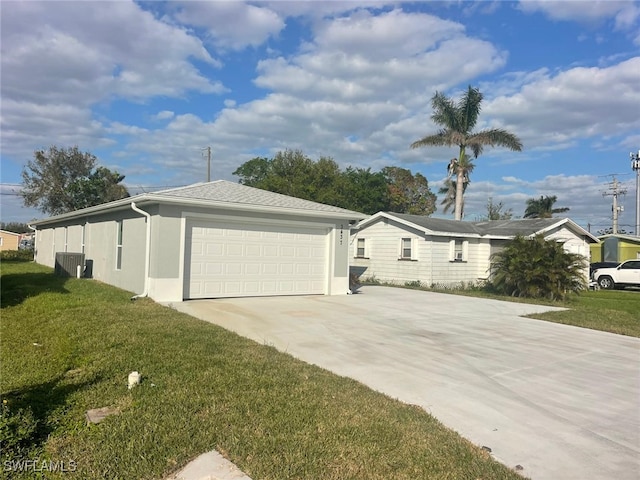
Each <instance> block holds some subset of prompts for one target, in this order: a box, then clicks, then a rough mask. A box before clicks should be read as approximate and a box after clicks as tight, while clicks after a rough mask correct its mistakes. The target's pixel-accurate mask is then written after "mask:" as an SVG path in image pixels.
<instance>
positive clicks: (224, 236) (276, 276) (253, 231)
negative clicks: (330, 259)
mask: <svg viewBox="0 0 640 480" xmlns="http://www.w3.org/2000/svg"><path fill="white" fill-rule="evenodd" d="M326 240H327V231H326V229H319V228H318V229H309V228H305V227H300V228H293V227H288V226H287V227H285V226H267V225H259V224H252V225H247V226H245V225H241V224H240V223H238V224H232V223H226V224H223V223H221V224H215V223H213V222H205V221H201V222H200V221H199V222H197V224H196V222H195V221H189V222H188V224H187V242H188V247H187V249H186V251H187V258H186V259H185V261H186V262H188V266H187V268H186V269H185V276H186V278H185V298H207V297H209V298H211V297H236V296H260V295H293V294H300V295H302V294H322V293H324V291H325V286H326V276H327V265H326V264H327V259H326V249H327V241H326Z"/></svg>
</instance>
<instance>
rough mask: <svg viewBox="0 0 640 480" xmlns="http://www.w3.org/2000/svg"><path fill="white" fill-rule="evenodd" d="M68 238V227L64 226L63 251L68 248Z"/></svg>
mask: <svg viewBox="0 0 640 480" xmlns="http://www.w3.org/2000/svg"><path fill="white" fill-rule="evenodd" d="M68 239H69V227H64V251H65V252H67V251H69V250H68V248H67V247H68V245H69V243H68Z"/></svg>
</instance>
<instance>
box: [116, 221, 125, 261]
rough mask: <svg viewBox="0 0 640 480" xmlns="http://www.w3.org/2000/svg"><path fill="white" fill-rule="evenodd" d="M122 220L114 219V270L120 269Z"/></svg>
mask: <svg viewBox="0 0 640 480" xmlns="http://www.w3.org/2000/svg"><path fill="white" fill-rule="evenodd" d="M123 223H124V221H123V220H116V270H122V236H123V230H124V225H123Z"/></svg>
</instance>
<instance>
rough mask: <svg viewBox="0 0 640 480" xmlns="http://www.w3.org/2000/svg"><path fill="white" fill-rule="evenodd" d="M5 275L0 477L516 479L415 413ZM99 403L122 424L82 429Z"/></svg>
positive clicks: (222, 337)
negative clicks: (32, 467)
mask: <svg viewBox="0 0 640 480" xmlns="http://www.w3.org/2000/svg"><path fill="white" fill-rule="evenodd" d="M1 268H2V279H1V281H2V297H1V300H2V305H1V307H2V310H1V324H0V326H1V331H0V334H1V335H0V360H1V362H0V379H1V384H0V394H1V396H2V399H3V404H2V408H3V416H2V422H0V427H1V430H0V432H2V435H3V437H4V438H3V449H2V453H1V454H0V455H1V456H2V461H3V465H6V464H5V463H4V462H5V461H7V460H14V461H15V460H17V459H18V458H22V459H40V460H43V459H48V460H49V461H52V462H67V463H66V465H71V464H72V465H73V466H74V469H75V473H74V474H70V473H59V472H58V473H53V474H49V473H47V474H46V476H45V475H44V474H41V477H40V478H68V477H69V476H70V477H71V478H83V479H134V478H135V479H160V478H163V477H164V476H165V475H167V474H169V473H171V472H173V471H176V470H177V469H179V468H180V467H182V466H184V465H185V464H186V463H187V462H188V461H189V460H190V459H192V458H194V457H196V456H197V455H199V454H200V453H203V452H206V451H209V450H211V449H213V448H215V449H217V450H218V451H220V452H221V453H222V454H223V455H225V456H226V457H227V458H229V459H230V460H231V461H233V462H235V463H236V464H237V465H238V466H239V467H240V468H241V469H242V470H244V471H245V472H246V473H247V474H248V475H249V476H250V477H252V478H253V479H254V480H259V479H277V480H280V479H289V478H292V479H293V478H295V479H327V480H331V479H391V478H393V479H416V478H429V479H514V480H515V479H521V477H520V476H519V475H518V474H517V473H515V472H514V471H512V470H510V469H508V468H507V467H505V466H504V465H502V464H500V463H498V462H496V461H494V460H493V459H492V458H491V457H490V456H489V455H488V454H487V453H485V452H483V451H482V450H481V449H480V448H478V447H477V446H474V445H472V444H471V443H469V442H468V441H466V440H465V439H463V438H461V437H460V436H459V435H457V434H456V433H455V432H453V431H451V430H449V429H447V428H445V427H444V426H443V425H442V424H440V423H439V422H438V421H437V420H436V419H435V418H433V417H432V416H430V415H429V414H427V413H426V412H425V411H424V410H422V409H420V408H418V407H415V406H411V405H406V404H402V403H400V402H398V401H396V400H394V399H391V398H389V397H387V396H384V395H382V394H380V393H377V392H374V391H372V390H370V389H369V388H367V387H365V386H363V385H362V384H360V383H358V382H355V381H352V380H350V379H347V378H343V377H339V376H336V375H334V374H331V373H329V372H327V371H326V370H323V369H320V368H318V367H315V366H312V365H308V364H305V363H303V362H301V361H298V360H296V359H294V358H292V357H291V356H289V355H287V354H285V353H281V352H278V351H276V350H275V349H274V348H272V347H269V346H266V345H260V344H257V343H254V342H252V341H250V340H247V339H244V338H242V337H240V336H238V335H235V334H233V333H231V332H229V331H226V330H224V329H222V328H219V327H216V326H214V325H210V324H208V323H205V322H201V321H199V320H196V319H194V318H191V317H189V316H187V315H184V314H180V313H178V312H176V311H174V310H171V309H169V308H165V307H162V306H159V305H157V304H155V303H154V302H152V301H150V300H147V299H143V300H138V301H136V302H132V301H131V300H130V299H129V297H130V296H131V294H130V293H129V292H125V291H122V290H119V289H116V288H113V287H110V286H107V285H104V284H100V283H98V282H96V281H93V280H78V279H62V278H57V277H54V276H53V274H52V272H51V269H48V268H45V267H42V266H38V265H35V264H33V263H18V262H3V263H2V266H1ZM132 370H138V371H140V373H141V374H142V376H143V380H142V383H141V384H140V386H138V387H135V388H134V389H132V390H128V389H127V375H128V373H129V372H130V371H132ZM104 406H113V407H116V408H118V409H119V412H120V413H119V414H117V415H113V416H110V417H108V418H107V419H105V420H104V421H103V422H102V423H100V424H98V425H87V422H86V421H85V417H84V414H85V411H86V410H87V409H90V408H98V407H104ZM71 462H73V463H71ZM0 475H4V476H5V477H6V478H8V476H9V475H10V476H11V478H34V473H33V471H30V472H22V473H19V472H15V471H13V472H7V471H5V470H4V469H3V471H2V472H0ZM36 478H38V477H37V476H36Z"/></svg>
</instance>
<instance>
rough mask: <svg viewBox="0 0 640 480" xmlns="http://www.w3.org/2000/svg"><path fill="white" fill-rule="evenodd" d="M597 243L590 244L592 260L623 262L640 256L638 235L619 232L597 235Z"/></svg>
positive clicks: (639, 238)
mask: <svg viewBox="0 0 640 480" xmlns="http://www.w3.org/2000/svg"><path fill="white" fill-rule="evenodd" d="M598 240H600V243H599V244H594V245H591V261H592V262H624V261H625V260H635V259H637V258H640V237H637V236H635V235H623V234H621V233H617V234H609V235H602V236H599V237H598Z"/></svg>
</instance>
